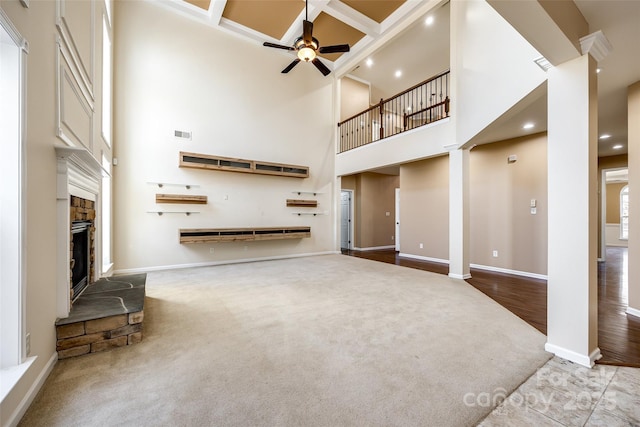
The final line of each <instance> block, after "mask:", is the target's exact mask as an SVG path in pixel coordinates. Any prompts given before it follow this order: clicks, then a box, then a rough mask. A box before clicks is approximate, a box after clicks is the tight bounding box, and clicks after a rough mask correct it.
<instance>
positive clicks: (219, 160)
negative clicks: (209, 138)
mask: <svg viewBox="0 0 640 427" xmlns="http://www.w3.org/2000/svg"><path fill="white" fill-rule="evenodd" d="M179 165H180V167H181V168H195V169H207V170H218V171H227V172H242V173H254V174H259V175H277V176H288V177H295V178H308V177H309V167H308V166H297V165H285V164H281V163H269V162H261V161H258V160H244V159H234V158H230V157H221V156H214V155H209V154H197V153H186V152H183V151H181V152H180V163H179Z"/></svg>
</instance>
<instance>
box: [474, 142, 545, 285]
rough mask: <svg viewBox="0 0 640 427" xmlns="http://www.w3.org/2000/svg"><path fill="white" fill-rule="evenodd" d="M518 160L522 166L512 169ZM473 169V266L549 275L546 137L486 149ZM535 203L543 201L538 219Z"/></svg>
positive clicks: (478, 154) (478, 153)
mask: <svg viewBox="0 0 640 427" xmlns="http://www.w3.org/2000/svg"><path fill="white" fill-rule="evenodd" d="M512 154H514V155H516V156H517V157H518V160H517V161H516V162H515V163H508V162H507V157H508V156H509V155H512ZM469 163H470V180H471V187H470V193H471V206H470V209H471V211H470V213H471V223H470V228H471V254H470V255H471V263H473V264H480V265H485V266H492V267H498V268H505V269H510V270H516V271H524V272H529V273H536V274H543V275H544V274H546V273H547V137H546V134H537V135H532V136H527V137H523V138H517V139H512V140H507V141H502V142H496V143H493V144H487V145H480V146H478V147H475V148H474V149H473V150H471V156H470V162H469ZM531 199H536V200H537V207H536V209H537V213H536V214H535V215H532V214H531V213H530V202H531ZM494 250H497V251H498V257H497V258H494V257H493V254H492V253H493V251H494Z"/></svg>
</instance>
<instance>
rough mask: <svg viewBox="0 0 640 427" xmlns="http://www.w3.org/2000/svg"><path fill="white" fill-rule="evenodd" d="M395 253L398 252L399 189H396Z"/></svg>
mask: <svg viewBox="0 0 640 427" xmlns="http://www.w3.org/2000/svg"><path fill="white" fill-rule="evenodd" d="M395 241H396V252H400V189H399V188H396V235H395Z"/></svg>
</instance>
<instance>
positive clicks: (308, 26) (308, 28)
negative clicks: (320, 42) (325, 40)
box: [302, 19, 313, 46]
mask: <svg viewBox="0 0 640 427" xmlns="http://www.w3.org/2000/svg"><path fill="white" fill-rule="evenodd" d="M302 39H303V40H304V44H306V45H307V46H311V43H313V22H310V21H307V20H306V19H305V20H304V21H302Z"/></svg>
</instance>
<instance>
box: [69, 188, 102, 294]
mask: <svg viewBox="0 0 640 427" xmlns="http://www.w3.org/2000/svg"><path fill="white" fill-rule="evenodd" d="M69 210H70V216H71V226H70V231H71V236H70V241H69V268H70V270H71V272H70V277H71V278H70V282H71V283H70V286H71V291H70V297H71V302H73V301H74V300H75V299H76V298H78V296H80V294H81V293H82V291H83V290H84V289H85V288H86V287H87V286H88V285H89V284H91V282H93V279H94V276H95V269H94V260H95V247H94V244H95V238H94V235H95V227H94V224H93V221H94V220H95V217H96V211H95V202H94V201H93V200H87V199H83V198H81V197H77V196H71V203H70V209H69Z"/></svg>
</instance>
